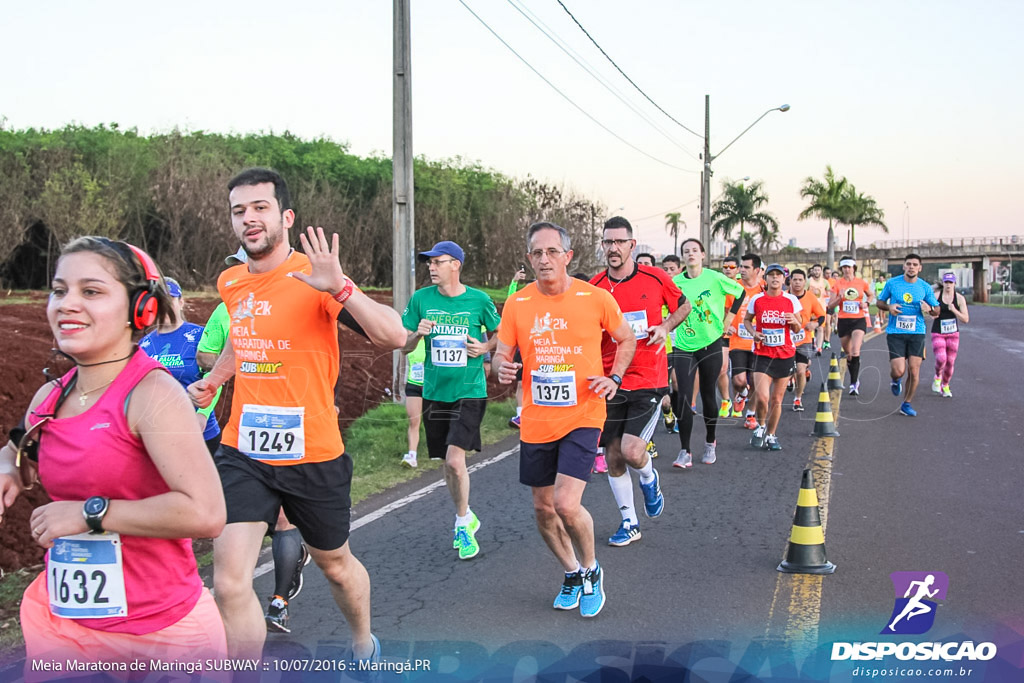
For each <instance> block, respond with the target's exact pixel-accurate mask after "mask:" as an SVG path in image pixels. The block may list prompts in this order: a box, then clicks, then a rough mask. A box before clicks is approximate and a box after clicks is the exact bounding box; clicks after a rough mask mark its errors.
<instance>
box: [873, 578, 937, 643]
mask: <svg viewBox="0 0 1024 683" xmlns="http://www.w3.org/2000/svg"><path fill="white" fill-rule="evenodd" d="M889 578H890V579H891V580H892V587H893V590H894V591H895V593H896V601H895V604H893V608H892V614H891V615H890V616H889V623H888V625H887V626H886V627H885V628H884V629H882V631H881V633H883V634H890V633H899V634H904V635H912V634H921V633H925V632H926V631H928V629H930V628H931V627H932V624H934V623H935V609H936V607H938V604H937V603H936V602H935V599H937V600H945V599H946V590H947V589H948V588H949V577H948V576H946V574H944V573H943V572H893V573H892V574H890V575H889Z"/></svg>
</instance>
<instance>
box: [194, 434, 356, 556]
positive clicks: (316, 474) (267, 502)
mask: <svg viewBox="0 0 1024 683" xmlns="http://www.w3.org/2000/svg"><path fill="white" fill-rule="evenodd" d="M213 461H214V463H215V464H216V465H217V472H218V473H219V474H220V481H221V486H223V488H224V500H225V502H226V503H227V510H228V520H227V522H228V524H234V523H236V522H265V523H266V524H267V526H268V528H270V529H273V528H274V525H275V524H277V516H278V512H279V511H280V509H281V508H284V513H285V515H287V516H288V521H290V522H291V523H292V524H294V525H295V526H297V527H298V528H299V532H300V533H301V534H302V539H303V540H304V541H305V542H306V543H308V544H309V545H311V546H313V547H314V548H319V549H320V550H335V549H337V548H340V547H341V546H343V545H345V543H346V541H348V533H349V520H350V518H351V507H352V499H351V496H350V492H351V487H352V458H350V457H349V455H348V453H343V454H342V455H340V456H338V457H337V458H335V459H334V460H327V461H325V462H310V463H300V464H297V465H268V464H266V463H263V462H260V461H259V460H253V459H252V458H250V457H248V456H246V455H243V454H242V453H239V452H238V449H236V448H232V447H231V446H228V445H226V444H221V445H220V448H218V449H217V453H216V454H215V455H214V456H213Z"/></svg>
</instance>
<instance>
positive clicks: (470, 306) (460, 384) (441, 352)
mask: <svg viewBox="0 0 1024 683" xmlns="http://www.w3.org/2000/svg"><path fill="white" fill-rule="evenodd" d="M424 318H426V319H428V320H432V321H433V322H434V327H433V329H432V330H431V332H430V334H429V335H427V336H426V337H424V350H425V351H426V358H425V359H424V363H423V398H425V399H427V400H430V401H443V402H445V403H454V402H455V401H458V400H459V399H460V398H487V378H486V377H485V376H484V357H483V356H477V357H476V358H470V357H469V355H468V354H467V353H466V344H465V339H466V337H467V336H469V337H472V338H473V339H476V340H477V341H486V337H485V336H484V334H483V333H482V331H481V328H486V329H487V330H490V331H491V332H493V331H494V330H496V329H498V325H499V324H500V323H501V316H499V315H498V309H497V308H496V307H495V306H494V302H493V301H492V300H491V297H489V296H488V295H487V293H486V292H482V291H480V290H479V289H474V288H472V287H466V291H465V292H463V293H462V294H460V295H459V296H451V297H449V296H444V295H443V294H441V292H439V291H438V289H437V285H432V286H430V287H424V288H423V289H417V290H416V291H415V292H413V295H412V298H411V299H410V300H409V305H408V306H407V307H406V309H405V311H404V312H403V313H402V325H404V326H405V329H407V330H409V331H410V332H415V331H416V328H417V327H418V326H419V324H420V321H421V320H423V319H424Z"/></svg>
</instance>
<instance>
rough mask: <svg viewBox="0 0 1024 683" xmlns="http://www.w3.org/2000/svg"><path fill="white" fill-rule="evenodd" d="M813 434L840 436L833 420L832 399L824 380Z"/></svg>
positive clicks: (819, 395)
mask: <svg viewBox="0 0 1024 683" xmlns="http://www.w3.org/2000/svg"><path fill="white" fill-rule="evenodd" d="M811 436H839V432H837V431H836V425H835V422H833V421H832V401H830V400H829V397H828V391H826V389H825V383H824V382H822V383H821V391H820V392H819V393H818V410H817V412H816V413H815V415H814V431H813V432H811Z"/></svg>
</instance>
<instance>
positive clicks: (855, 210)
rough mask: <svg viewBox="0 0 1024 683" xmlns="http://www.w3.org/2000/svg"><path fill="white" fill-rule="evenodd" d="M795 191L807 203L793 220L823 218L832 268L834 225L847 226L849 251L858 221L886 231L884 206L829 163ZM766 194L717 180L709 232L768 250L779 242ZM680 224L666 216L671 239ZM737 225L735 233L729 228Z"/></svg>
mask: <svg viewBox="0 0 1024 683" xmlns="http://www.w3.org/2000/svg"><path fill="white" fill-rule="evenodd" d="M800 196H801V197H802V198H804V199H806V200H808V204H807V206H806V207H805V208H804V210H803V211H801V212H800V215H799V216H798V217H797V220H805V219H808V218H819V219H822V220H827V221H828V247H827V248H828V258H827V261H828V264H827V265H828V267H829V268H830V269H831V268H832V265H833V261H834V255H835V229H834V225H847V226H849V227H850V251H851V252H852V255H853V256H854V257H856V255H857V238H856V229H857V228H858V227H860V226H876V227H878V228H881V229H882V231H883V232H886V233H887V232H889V227H888V226H887V225H886V224H885V211H884V210H883V209H881V208H880V207H879V206H878V204H877V202H876V201H875V199H874V198H873V197H871V196H870V195H867V194H864V193H863V192H860V191H859V190H857V188H856V187H855V186H854V185H853V183H852V182H850V181H849V180H847V179H846V178H845V177H837V176H836V174H835V172H834V171H833V170H832V167H831V166H826V167H825V175H824V177H823V178H822V179H818V178H814V177H813V176H808V177H807V178H805V179H804V181H803V183H802V184H801V186H800ZM767 204H768V195H767V193H766V192H765V190H764V183H763V181H760V180H755V181H753V182H751V183H749V184H747V183H745V182H744V181H729V180H726V181H724V182H723V183H722V194H721V195H720V197H719V198H718V199H716V200H715V201H714V202H712V205H711V234H712V236H713V237H719V238H721V239H723V240H725V241H727V242H732V245H733V246H732V250H731V253H733V254H736V255H740V254H743V253H744V252H752V251H760V252H762V253H763V252H770V251H773V250H774V249H775V248H776V247H777V246H778V245H779V241H780V234H779V222H778V220H777V219H776V218H775V216H774V215H773V214H771V213H770V212H768V211H766V210H765V208H764V207H765V206H766V205H767ZM680 224H681V225H682V227H683V228H684V229H685V227H686V223H685V222H684V221H681V220H680V218H679V214H678V213H669V214H666V215H665V228H666V229H667V230H668V232H669V234H671V235H672V237H673V239H676V240H677V239H678V233H679V226H680ZM737 229H738V234H737V235H736V236H735V237H734V236H733V233H734V232H736V231H737Z"/></svg>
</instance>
